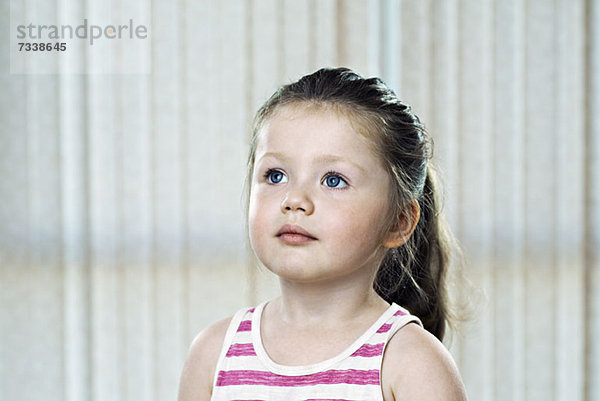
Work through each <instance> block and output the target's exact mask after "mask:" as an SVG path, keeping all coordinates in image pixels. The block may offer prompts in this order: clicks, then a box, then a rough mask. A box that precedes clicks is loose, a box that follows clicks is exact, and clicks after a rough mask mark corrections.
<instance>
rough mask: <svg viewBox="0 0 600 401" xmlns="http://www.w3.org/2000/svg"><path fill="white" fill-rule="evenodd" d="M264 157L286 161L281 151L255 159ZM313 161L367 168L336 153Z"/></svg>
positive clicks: (318, 157) (320, 156)
mask: <svg viewBox="0 0 600 401" xmlns="http://www.w3.org/2000/svg"><path fill="white" fill-rule="evenodd" d="M266 157H273V158H276V159H279V160H282V161H286V160H288V157H286V156H285V155H284V154H283V153H279V152H267V153H265V154H264V155H262V156H261V157H260V158H259V159H257V161H259V160H262V159H264V158H266ZM313 162H314V163H319V164H324V163H335V162H344V163H349V164H351V165H353V166H354V167H356V168H357V169H359V170H361V171H363V172H365V173H366V172H367V170H366V169H365V168H364V167H363V166H361V165H360V164H358V163H355V162H354V161H352V160H350V159H347V158H345V157H342V156H336V155H327V154H326V155H319V156H317V157H316V158H315V159H314V160H313Z"/></svg>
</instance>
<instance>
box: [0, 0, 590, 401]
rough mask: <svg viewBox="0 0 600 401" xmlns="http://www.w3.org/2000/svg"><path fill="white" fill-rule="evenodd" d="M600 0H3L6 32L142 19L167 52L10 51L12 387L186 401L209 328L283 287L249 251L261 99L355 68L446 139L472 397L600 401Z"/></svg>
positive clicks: (2, 351) (0, 20)
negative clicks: (185, 389)
mask: <svg viewBox="0 0 600 401" xmlns="http://www.w3.org/2000/svg"><path fill="white" fill-rule="evenodd" d="M598 3H599V2H598V1H597V0H554V1H546V0H485V1H479V0H402V1H400V0H381V1H377V0H369V1H359V0H356V1H355V0H323V1H321V0H318V1H317V0H301V1H292V0H268V1H267V0H233V1H217V0H203V1H194V0H181V1H178V2H169V1H166V0H154V1H149V0H138V1H133V2H125V3H123V2H119V1H116V0H112V1H109V2H99V1H96V0H87V1H84V2H75V1H71V0H58V1H56V2H44V1H41V0H28V1H26V2H23V1H17V0H8V1H5V2H2V3H1V4H0V11H1V12H0V26H2V27H8V26H9V25H10V22H11V21H10V18H13V19H22V20H24V21H27V22H28V23H29V22H31V23H35V24H53V23H58V21H59V20H60V21H61V22H69V23H73V24H79V23H81V20H83V19H84V18H86V19H88V21H90V24H91V23H105V22H107V21H116V22H119V23H121V22H127V21H128V20H129V19H130V18H134V19H135V20H136V21H140V22H143V23H145V24H147V26H148V31H149V40H150V42H149V43H151V45H150V46H149V47H148V49H147V50H148V52H147V53H146V52H145V50H143V49H140V48H135V49H130V48H128V47H127V43H125V42H123V43H117V41H115V42H114V46H106V47H104V48H102V49H103V50H102V53H98V52H92V51H91V50H90V48H89V45H88V44H87V43H82V42H74V43H73V45H74V46H79V47H80V48H82V49H83V50H84V53H83V54H85V55H86V56H85V57H74V56H72V54H71V55H70V54H69V53H68V52H67V53H65V54H64V57H62V58H58V59H57V60H58V61H56V62H57V63H58V65H57V66H54V67H56V68H57V70H58V71H62V72H63V73H62V74H54V75H42V74H39V75H37V74H29V75H27V74H25V75H17V74H13V75H10V74H9V70H8V66H9V64H10V63H9V61H10V54H11V52H12V51H13V50H14V49H11V48H9V43H8V41H3V42H2V43H0V58H1V61H2V63H0V65H1V66H2V73H1V74H0V88H2V90H1V91H0V122H1V123H2V124H0V399H1V400H10V401H12V400H68V401H76V400H77V401H78V400H106V399H110V400H123V401H125V400H144V401H153V400H170V399H174V397H175V395H176V391H177V381H178V376H179V372H180V369H181V367H182V363H183V360H184V357H185V354H186V350H187V346H188V345H189V343H190V342H191V340H192V338H193V337H194V335H195V334H196V333H197V332H198V331H199V330H201V329H202V328H203V327H205V326H206V325H208V324H209V323H211V322H213V321H215V320H218V319H220V318H223V317H225V316H227V315H230V314H232V313H233V312H234V311H235V310H237V309H238V308H239V307H241V306H244V305H250V304H255V303H257V302H259V301H261V300H263V299H267V298H268V297H270V296H273V295H274V294H276V293H277V284H276V279H275V278H274V277H272V276H271V275H270V274H269V273H268V272H264V271H262V270H260V269H257V268H256V267H255V266H254V262H253V260H252V258H251V256H250V254H249V251H248V249H247V246H246V244H245V221H244V219H245V218H244V213H243V182H244V175H245V162H246V154H247V150H248V138H249V130H250V122H251V119H252V116H253V113H254V112H255V111H256V109H257V108H258V107H259V106H260V105H261V104H262V103H263V102H264V101H265V100H266V98H267V97H268V96H269V95H270V94H271V93H272V92H273V91H274V90H275V89H276V88H277V87H278V86H279V85H281V84H282V83H286V82H289V81H291V80H295V79H297V78H299V77H300V76H301V75H303V74H305V73H308V72H312V71H314V70H315V69H317V68H319V67H321V66H326V65H347V66H349V67H352V68H354V69H356V70H357V71H359V72H361V73H363V74H364V75H378V76H382V77H383V78H384V79H385V80H386V81H387V82H388V83H389V84H390V85H391V86H392V87H393V88H394V89H395V90H396V92H397V93H398V94H399V95H400V97H401V98H403V99H404V100H406V101H407V102H409V103H410V104H411V105H412V106H413V108H414V109H415V111H416V112H417V114H418V115H419V116H420V117H421V119H422V120H423V121H424V122H425V124H426V125H427V127H428V129H429V131H430V132H431V134H432V135H433V137H434V139H435V143H436V149H435V157H436V158H437V161H438V164H439V165H440V167H441V170H442V176H443V179H444V183H445V200H446V204H445V210H446V213H447V214H448V217H449V220H450V223H451V225H452V227H453V228H454V230H455V232H456V233H457V234H458V236H459V239H460V241H461V243H462V245H463V248H464V250H465V253H466V256H467V260H468V268H467V276H468V277H469V278H470V279H471V280H472V281H473V282H474V283H475V284H476V285H477V286H479V287H480V288H482V290H483V291H484V292H485V295H486V297H485V300H482V302H481V304H480V305H478V308H477V314H476V316H475V317H474V318H473V319H472V320H471V321H469V322H468V323H466V324H465V325H464V326H463V327H462V330H461V331H460V332H458V333H454V335H453V339H452V342H451V344H450V348H451V351H452V352H453V354H454V355H455V358H456V360H457V362H458V363H459V367H460V369H461V372H462V375H463V378H464V380H465V383H466V385H467V388H468V392H469V395H470V398H471V399H473V400H507V399H510V400H521V401H524V400H556V401H567V400H569V401H571V400H574V401H577V400H580V401H591V400H600V380H599V379H598V378H599V377H600V347H599V346H598V345H597V342H596V339H597V338H598V335H600V296H599V295H598V294H600V273H599V272H600V254H599V253H600V229H599V227H600V161H599V160H600V120H599V118H600V117H598V116H600V100H599V99H600V62H599V60H600V28H599V26H600V5H599V4H598ZM94 21H95V22H94ZM5 30H6V29H5ZM10 34H11V35H14V34H15V33H14V32H10ZM132 59H133V60H136V62H139V63H150V65H149V68H148V70H149V71H151V73H150V74H146V75H143V74H99V73H93V74H79V75H76V74H71V73H67V72H68V71H74V70H75V71H76V70H78V68H72V65H73V64H77V65H81V66H84V67H86V68H87V69H88V70H89V71H111V70H112V71H114V69H115V66H119V65H123V63H124V62H125V61H127V60H132ZM125 64H126V63H125ZM50 67H52V66H50ZM476 299H480V298H476ZM31 383H35V385H31Z"/></svg>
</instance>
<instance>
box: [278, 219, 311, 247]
mask: <svg viewBox="0 0 600 401" xmlns="http://www.w3.org/2000/svg"><path fill="white" fill-rule="evenodd" d="M276 237H277V238H279V239H280V240H282V241H283V242H285V243H287V244H303V243H306V242H311V241H316V240H317V238H316V237H315V236H314V235H312V234H311V233H309V232H308V231H306V230H305V229H303V228H302V227H300V226H295V225H291V224H285V225H284V226H282V227H281V228H280V229H279V231H278V232H277V234H276Z"/></svg>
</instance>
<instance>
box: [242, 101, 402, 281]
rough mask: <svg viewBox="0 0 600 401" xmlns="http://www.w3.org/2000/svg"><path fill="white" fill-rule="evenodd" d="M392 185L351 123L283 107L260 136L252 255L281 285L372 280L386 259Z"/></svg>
mask: <svg viewBox="0 0 600 401" xmlns="http://www.w3.org/2000/svg"><path fill="white" fill-rule="evenodd" d="M389 182H390V181H389V178H388V175H387V173H386V171H385V169H384V167H383V165H382V164H381V162H380V160H379V159H378V157H377V156H376V155H375V154H374V152H373V151H372V149H371V146H370V144H369V142H368V141H367V139H365V138H364V137H363V136H361V135H359V134H358V133H357V132H356V131H354V129H353V128H352V127H351V125H350V123H349V121H348V120H347V118H346V117H344V116H342V115H340V114H339V113H337V112H334V111H332V110H331V109H326V108H308V107H306V106H303V105H296V106H293V105H292V106H283V107H281V108H280V109H279V110H277V111H276V112H275V114H274V115H273V116H271V117H270V118H269V119H268V120H267V121H266V122H265V123H264V125H263V127H262V129H261V131H260V132H259V141H258V144H257V147H256V153H255V164H254V170H253V171H252V178H251V193H250V205H249V227H250V242H251V244H252V248H253V249H254V252H255V253H256V255H257V257H258V258H259V259H260V261H261V262H262V263H263V264H264V265H265V266H266V267H267V268H268V269H270V270H271V271H273V272H274V273H275V274H277V275H278V276H279V277H280V278H281V279H283V280H289V281H294V282H303V283H309V282H317V281H323V280H331V279H337V278H340V277H343V276H349V275H350V274H352V273H355V272H357V271H359V270H361V271H366V270H364V269H368V270H367V271H368V272H370V273H374V272H375V271H376V269H377V268H378V266H379V263H380V262H381V259H382V258H383V256H384V255H385V251H386V249H385V247H384V246H383V243H384V236H383V235H382V228H383V227H384V225H385V219H386V217H387V215H388V214H387V211H388V209H387V208H388V199H389V186H390V184H389Z"/></svg>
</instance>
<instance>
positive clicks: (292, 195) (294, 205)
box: [281, 188, 315, 216]
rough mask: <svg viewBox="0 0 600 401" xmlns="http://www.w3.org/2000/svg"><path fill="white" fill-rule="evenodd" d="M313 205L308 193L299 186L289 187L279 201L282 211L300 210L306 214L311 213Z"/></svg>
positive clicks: (313, 208)
mask: <svg viewBox="0 0 600 401" xmlns="http://www.w3.org/2000/svg"><path fill="white" fill-rule="evenodd" d="M314 210H315V206H314V204H313V202H312V200H311V199H310V196H309V195H308V193H307V192H306V191H304V190H302V189H301V188H294V189H290V191H289V192H288V193H287V194H286V196H285V197H284V198H283V201H282V202H281V211H282V212H283V213H289V212H302V213H304V214H306V215H307V216H309V215H311V214H313V212H314Z"/></svg>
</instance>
